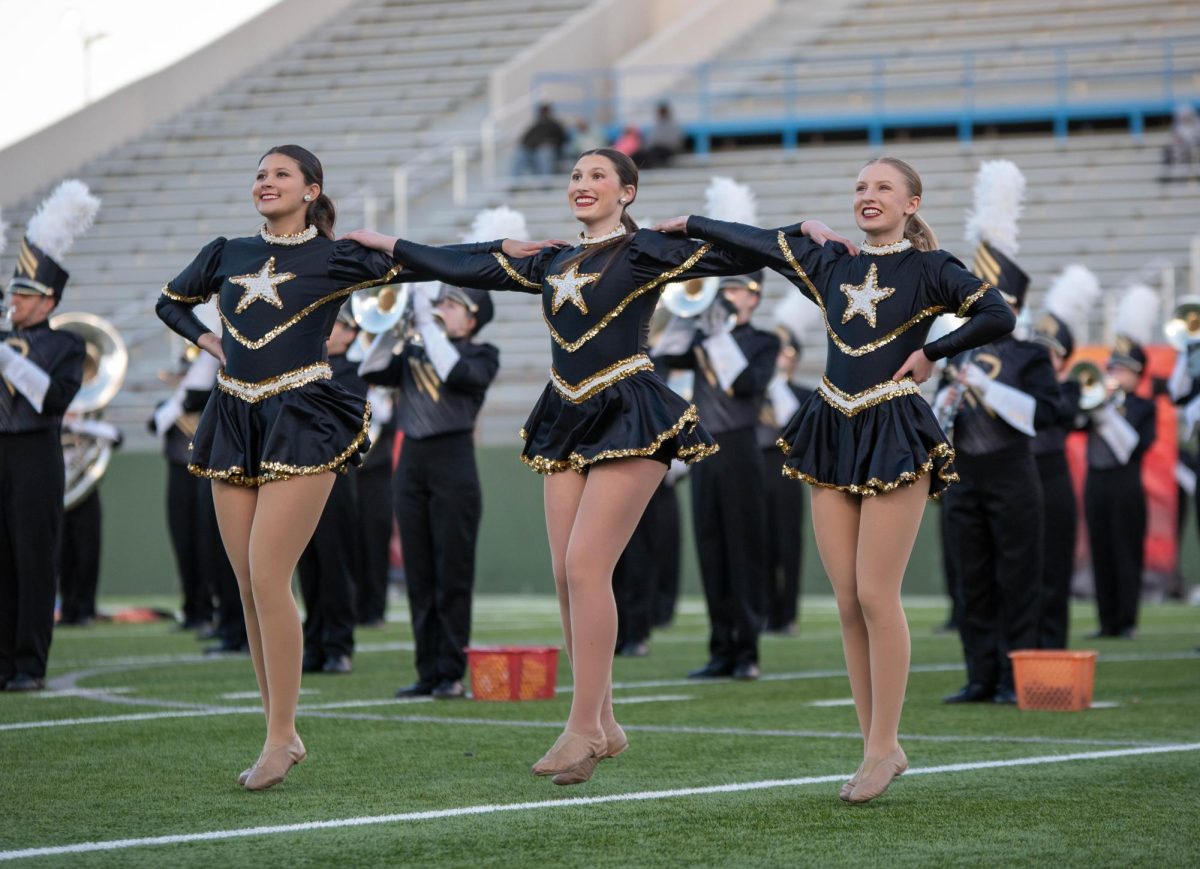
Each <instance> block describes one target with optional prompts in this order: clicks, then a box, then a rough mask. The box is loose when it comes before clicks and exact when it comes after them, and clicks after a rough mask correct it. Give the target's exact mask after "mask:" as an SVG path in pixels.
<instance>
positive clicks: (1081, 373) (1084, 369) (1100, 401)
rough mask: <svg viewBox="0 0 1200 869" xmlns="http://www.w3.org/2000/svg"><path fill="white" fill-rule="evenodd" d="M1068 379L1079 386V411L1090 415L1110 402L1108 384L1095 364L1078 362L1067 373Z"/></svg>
mask: <svg viewBox="0 0 1200 869" xmlns="http://www.w3.org/2000/svg"><path fill="white" fill-rule="evenodd" d="M1067 379H1068V380H1073V381H1075V382H1076V383H1078V384H1079V410H1080V411H1081V412H1083V413H1089V412H1090V411H1093V410H1096V409H1097V408H1099V407H1102V406H1103V405H1104V404H1106V403H1107V402H1108V400H1109V389H1108V382H1107V379H1106V378H1105V376H1104V372H1103V371H1101V370H1100V366H1099V365H1097V364H1096V363H1095V362H1088V361H1087V360H1083V361H1080V362H1076V363H1075V364H1074V365H1072V366H1071V370H1070V371H1068V372H1067Z"/></svg>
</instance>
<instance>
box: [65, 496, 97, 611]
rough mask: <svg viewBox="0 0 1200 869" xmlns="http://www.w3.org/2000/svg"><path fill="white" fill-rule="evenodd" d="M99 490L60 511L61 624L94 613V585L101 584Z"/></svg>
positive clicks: (95, 586)
mask: <svg viewBox="0 0 1200 869" xmlns="http://www.w3.org/2000/svg"><path fill="white" fill-rule="evenodd" d="M100 528H101V511H100V490H99V489H92V491H91V492H90V493H88V495H87V497H86V498H84V499H83V500H82V501H80V502H79V503H78V504H76V505H75V506H74V507H73V508H72V509H70V510H68V511H67V512H66V513H65V514H64V515H63V532H62V555H61V560H60V562H59V563H60V568H59V572H58V594H59V598H60V599H61V606H62V612H61V613H60V618H61V622H62V624H68V625H74V624H80V623H81V622H86V621H88V620H90V619H93V618H95V617H96V588H97V586H98V585H99V584H100Z"/></svg>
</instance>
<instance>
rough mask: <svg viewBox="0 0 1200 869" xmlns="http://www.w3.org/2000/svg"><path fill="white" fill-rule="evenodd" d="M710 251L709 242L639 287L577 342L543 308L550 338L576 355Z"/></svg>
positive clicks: (543, 307) (543, 316)
mask: <svg viewBox="0 0 1200 869" xmlns="http://www.w3.org/2000/svg"><path fill="white" fill-rule="evenodd" d="M710 250H712V244H710V243H709V242H705V243H704V244H702V245H700V247H698V248H696V251H695V252H694V253H693V254H692V255H691V256H690V257H688V258H687V259H686V260H685V261H684V262H683V263H682V264H681V265H678V266H676V267H675V268H673V269H671V270H670V271H665V272H663V273H662V274H661V275H659V276H658V277H656V278H654V279H653V280H651V281H647V282H646V283H644V284H642V285H641V286H640V287H638V288H637V289H636V290H634V291H633V292H632V293H630V294H629V295H628V296H626V297H625V298H623V299H622V300H621V301H619V302H618V303H617V304H616V305H615V306H614V307H613V309H612V310H611V311H609V312H608V313H607V314H605V315H604V316H603V317H601V318H600V321H599V322H598V323H596V325H594V326H592V328H590V329H588V330H587V331H586V332H584V333H583V334H582V335H580V336H579V338H578V340H575V341H568V340H567V339H566V338H564V337H563V336H562V335H560V334H559V333H558V330H557V329H555V328H554V324H553V323H551V322H550V318H549V317H547V316H546V307H545V305H543V306H542V319H543V320H545V321H546V326H547V327H548V328H549V329H550V337H551V338H552V339H554V343H555V344H557V345H558V346H559V347H561V348H563V349H564V350H566V351H567V352H568V353H574V352H575V351H576V350H578V349H579V348H580V347H582V346H583V345H584V344H586V343H587V342H588V341H591V340H592V339H593V338H595V337H596V335H597V334H599V332H600V330H601V329H603V328H604V327H605V326H607V325H608V324H609V323H611V322H612V321H613V320H615V319H616V318H617V317H618V316H619V315H620V314H621V312H622V311H624V310H625V309H626V308H627V307H629V303H630V302H632V301H633V300H634V299H636V298H638V297H639V296H641V295H643V294H645V293H648V292H650V291H651V290H653V289H655V288H656V287H658V286H659V285H660V284H662V283H664V282H665V281H669V280H672V279H674V278H676V277H678V276H679V275H681V274H683V273H684V272H686V271H687V270H688V269H690V268H691V267H692V266H694V265H695V264H696V263H697V262H699V261H700V258H701V257H703V256H704V255H705V254H706V253H708V252H709V251H710Z"/></svg>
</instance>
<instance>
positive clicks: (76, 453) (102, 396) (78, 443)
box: [50, 313, 129, 510]
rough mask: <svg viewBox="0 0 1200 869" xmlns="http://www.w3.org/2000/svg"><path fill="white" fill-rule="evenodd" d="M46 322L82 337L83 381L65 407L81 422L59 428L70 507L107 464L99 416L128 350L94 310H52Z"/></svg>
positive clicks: (108, 444)
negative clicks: (62, 311) (92, 311)
mask: <svg viewBox="0 0 1200 869" xmlns="http://www.w3.org/2000/svg"><path fill="white" fill-rule="evenodd" d="M50 325H51V326H52V327H53V328H55V329H60V330H62V331H64V332H74V333H75V334H76V335H78V336H80V337H81V338H83V341H84V346H85V353H86V355H85V357H84V361H83V385H82V386H81V387H80V388H79V392H78V393H77V394H76V395H75V398H74V400H72V401H71V405H70V407H68V408H67V413H68V414H77V415H78V416H80V417H82V421H81V422H80V423H79V424H77V425H66V424H65V425H64V426H63V433H62V446H63V463H64V465H65V469H66V488H65V490H64V493H63V505H64V506H65V507H66V509H67V510H70V509H71V508H72V507H74V506H75V505H76V504H78V503H79V502H81V501H82V500H83V499H84V498H86V497H87V496H88V495H89V494H90V493H91V491H92V489H94V488H95V487H96V484H97V483H99V482H100V478H101V477H103V476H104V472H105V470H107V469H108V462H109V460H110V459H111V458H112V451H113V446H114V442H115V441H114V439H113V437H109V436H106V435H107V431H106V429H110V428H111V426H109V425H108V424H107V423H100V422H99V420H100V417H101V415H102V412H103V410H104V408H105V407H106V406H107V405H108V403H109V402H110V401H112V400H113V397H114V396H115V395H116V394H117V392H118V391H119V390H120V389H121V383H122V382H123V381H124V380H125V372H126V370H127V369H128V368H129V352H128V351H127V350H126V348H125V342H124V340H122V338H121V335H120V333H119V332H118V331H117V330H116V328H115V327H114V326H113V325H112V324H111V323H109V322H108V321H107V320H105V319H104V318H103V317H97V316H96V315H95V314H85V313H62V314H55V315H54V316H53V317H51V318H50ZM114 431H115V430H114ZM118 437H119V435H118Z"/></svg>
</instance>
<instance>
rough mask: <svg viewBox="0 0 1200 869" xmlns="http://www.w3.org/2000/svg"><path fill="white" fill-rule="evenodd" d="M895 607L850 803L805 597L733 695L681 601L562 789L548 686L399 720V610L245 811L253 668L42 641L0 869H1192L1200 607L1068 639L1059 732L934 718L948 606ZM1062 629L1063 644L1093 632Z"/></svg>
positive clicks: (845, 714)
mask: <svg viewBox="0 0 1200 869" xmlns="http://www.w3.org/2000/svg"><path fill="white" fill-rule="evenodd" d="M106 603H107V608H109V609H112V608H113V607H114V606H115V605H116V602H106ZM908 603H909V615H910V619H911V622H912V627H913V674H912V676H911V679H910V682H909V691H908V702H907V706H906V710H905V714H904V720H903V724H902V736H901V739H902V743H903V744H904V746H905V748H906V750H907V752H908V757H909V761H910V765H911V768H910V770H909V773H908V774H906V775H905V776H904V777H903V778H901V779H899V780H898V781H897V782H896V783H895V784H894V785H893V787H892V789H891V790H890V791H889V792H888V793H887V794H886V795H885V796H884V797H882V798H880V799H879V800H877V801H875V802H873V803H871V804H869V805H866V806H862V807H850V806H847V805H845V804H843V803H841V802H839V801H838V799H837V790H838V786H839V784H840V782H841V780H842V777H843V776H846V775H848V774H849V773H851V772H852V771H853V770H854V768H855V767H856V765H857V763H858V759H859V757H860V752H861V743H860V741H859V739H858V738H857V736H856V733H855V718H854V711H853V708H852V707H851V706H849V705H846V702H848V698H849V688H848V684H847V682H846V678H845V676H844V675H843V673H842V661H841V650H840V644H839V639H838V630H837V621H836V615H835V613H834V611H833V608H832V605H831V601H830V600H829V599H828V598H812V599H806V600H805V602H804V613H803V619H802V623H801V629H800V634H799V636H798V637H794V638H783V637H768V638H764V641H763V646H762V658H763V661H762V663H763V670H764V674H765V677H764V679H763V680H762V681H759V682H757V683H750V684H735V683H731V682H727V681H720V682H715V683H704V684H697V683H695V682H689V681H687V680H686V679H683V678H681V677H682V676H683V674H684V673H685V672H686V671H687V670H688V669H689V668H690V667H694V666H697V665H699V664H701V663H703V661H704V658H705V655H704V650H705V640H706V620H705V617H704V614H703V610H702V607H701V606H700V604H699V602H698V601H695V600H688V601H685V604H684V606H683V609H682V612H681V614H680V616H679V618H678V620H677V622H676V624H675V626H674V627H672V628H671V629H669V630H666V631H661V632H659V633H657V634H656V636H655V638H654V641H653V643H652V652H651V655H650V656H649V657H647V658H644V659H618V660H617V665H616V680H617V683H618V684H617V686H616V688H615V697H616V699H617V702H618V704H619V705H618V707H617V714H618V718H619V719H620V720H621V721H622V722H623V723H624V725H625V726H626V728H627V730H628V732H629V737H630V743H631V744H630V749H629V751H628V752H626V753H625V754H624V755H622V756H621V757H620V758H618V759H616V760H611V761H605V762H604V763H602V764H601V765H600V767H599V769H598V770H597V772H596V776H595V778H594V779H593V780H592V781H591V782H589V783H587V784H585V785H582V786H578V787H574V788H558V787H556V786H554V785H553V784H551V783H550V782H549V781H548V780H546V779H534V778H532V777H531V776H530V775H529V772H528V770H529V765H530V764H531V763H532V762H533V761H534V760H536V759H537V758H538V757H539V756H540V755H541V753H542V752H543V751H544V750H545V749H546V748H547V747H548V746H549V745H550V744H551V743H552V742H553V740H554V738H555V737H556V736H557V734H558V731H559V729H560V727H561V723H562V722H563V720H564V719H565V716H566V710H567V706H568V703H569V699H570V698H569V681H570V679H569V674H568V673H567V671H566V669H565V666H562V667H560V670H559V694H558V697H557V699H554V700H549V701H541V702H525V703H483V702H474V701H441V702H432V701H415V702H404V703H402V702H398V701H394V700H392V699H391V697H392V692H393V691H394V689H395V688H396V687H397V686H399V685H402V684H407V683H408V682H410V681H412V677H413V672H412V665H411V651H410V649H411V646H410V645H409V643H408V639H409V633H408V629H407V624H406V622H405V621H404V619H405V616H404V613H403V611H402V610H401V609H400V608H399V607H393V610H392V617H393V618H396V619H399V620H398V621H395V622H393V623H392V624H390V625H389V626H388V627H387V628H384V629H379V630H372V631H360V633H359V637H358V641H359V651H358V654H357V655H356V658H355V667H356V671H355V673H354V674H352V675H350V676H330V675H317V676H312V677H308V676H306V677H305V681H304V691H305V694H304V695H303V696H302V698H301V703H302V709H301V716H300V721H299V728H300V732H301V735H302V737H303V738H304V740H305V743H306V745H307V747H308V752H309V757H308V760H306V761H305V762H304V763H303V764H301V765H300V766H298V767H297V768H296V769H295V770H293V772H292V774H291V775H290V777H289V778H288V780H287V781H286V782H284V783H283V784H282V785H280V786H278V787H276V788H274V789H272V790H270V791H266V792H262V793H249V792H246V791H244V790H242V789H241V788H240V787H238V786H237V784H236V782H235V777H236V776H237V773H238V772H239V771H240V770H241V769H243V768H244V767H245V766H247V765H248V764H249V763H250V762H251V761H252V760H253V759H254V757H255V756H256V755H257V752H258V748H259V747H260V744H261V740H262V736H263V722H262V717H261V712H258V711H257V699H256V694H255V693H254V691H255V686H254V677H253V674H252V672H251V669H250V663H249V660H248V659H247V658H231V659H221V660H213V659H205V658H203V657H201V656H200V655H199V654H198V652H199V649H200V644H198V643H197V641H196V640H195V639H194V638H193V636H192V635H190V634H184V633H178V632H174V631H173V630H171V628H170V627H169V626H164V625H162V624H151V625H136V626H127V625H113V624H106V625H100V626H97V627H94V628H89V629H77V628H76V629H61V630H59V631H58V632H57V633H56V635H55V639H54V646H53V649H52V651H51V669H52V672H51V677H52V678H53V680H54V685H53V687H54V688H55V690H48V691H46V692H44V693H43V694H39V695H12V694H0V806H2V807H3V810H2V812H0V862H4V861H10V860H11V861H14V863H15V864H16V865H39V866H41V865H44V866H94V865H104V866H205V867H213V866H235V865H263V866H343V865H344V866H398V865H414V866H420V865H444V866H514V867H515V866H522V867H523V866H541V865H545V866H560V865H561V866H650V865H654V866H657V865H662V866H683V865H688V866H693V865H704V866H796V865H813V866H829V865H861V866H879V865H883V866H891V865H909V866H940V865H964V864H970V865H1011V866H1030V865H1034V866H1043V865H1055V866H1065V865H1071V866H1076V865H1077V866H1131V865H1146V866H1188V865H1193V866H1194V865H1197V864H1200V812H1198V809H1200V798H1198V797H1197V785H1196V783H1197V781H1198V780H1200V656H1198V655H1196V654H1195V648H1196V645H1197V643H1198V642H1200V610H1198V609H1196V608H1192V607H1186V606H1179V605H1175V606H1154V607H1148V608H1146V610H1145V611H1144V621H1143V630H1142V634H1141V636H1140V637H1139V638H1138V639H1137V640H1134V641H1119V640H1104V641H1100V642H1095V643H1087V642H1084V641H1077V642H1076V643H1075V645H1076V647H1083V648H1096V649H1098V650H1099V651H1100V653H1101V658H1100V663H1099V665H1098V667H1097V674H1096V692H1095V700H1096V701H1098V702H1103V703H1105V704H1112V705H1106V708H1098V709H1093V710H1090V711H1087V712H1082V713H1071V714H1061V713H1044V712H1043V713H1035V712H1020V711H1018V710H1016V709H1013V708H1000V707H994V706H992V705H990V704H988V705H982V706H971V707H967V708H962V707H946V706H943V705H942V704H941V703H940V698H941V696H942V695H943V694H945V693H948V692H950V691H952V690H954V689H957V688H958V687H959V686H960V685H961V683H962V678H963V677H962V669H961V666H960V653H959V646H958V640H957V637H955V636H951V635H944V634H935V633H934V632H933V628H934V626H935V625H936V624H937V623H938V622H940V620H941V619H942V618H943V616H944V607H943V605H942V603H941V602H937V601H932V600H923V599H914V600H911V601H908ZM1074 616H1075V618H1074V624H1073V630H1074V632H1075V635H1076V636H1082V634H1083V633H1084V632H1085V631H1087V630H1089V629H1090V628H1091V627H1092V625H1093V615H1092V610H1091V608H1090V607H1081V608H1078V609H1076V611H1075V613H1074ZM556 620H557V616H556V610H555V607H554V603H553V601H552V600H551V599H549V598H547V597H481V598H479V599H478V601H477V608H476V619H475V636H474V640H475V641H476V642H480V643H531V644H533V643H547V642H554V641H555V640H556V639H557V623H556ZM255 830H256V832H253V833H248V832H247V831H255ZM68 846H79V847H77V848H76V849H75V850H66V847H68ZM31 849H47V850H46V851H44V852H43V853H42V854H41V856H37V855H30V854H28V853H26V852H27V851H28V850H31Z"/></svg>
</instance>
